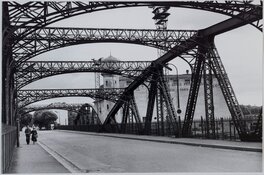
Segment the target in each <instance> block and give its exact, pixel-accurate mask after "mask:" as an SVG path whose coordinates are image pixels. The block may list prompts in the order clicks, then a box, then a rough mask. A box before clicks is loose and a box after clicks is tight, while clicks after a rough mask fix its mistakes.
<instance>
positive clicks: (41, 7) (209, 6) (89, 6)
mask: <svg viewBox="0 0 264 175" xmlns="http://www.w3.org/2000/svg"><path fill="white" fill-rule="evenodd" d="M6 3H7V6H8V7H9V13H10V14H9V19H10V24H11V25H13V26H17V27H24V26H31V27H32V28H31V29H29V30H27V31H25V32H24V33H23V35H21V37H23V36H26V35H27V34H28V33H30V32H31V31H34V30H35V29H37V28H42V27H45V26H47V25H49V24H51V23H54V22H56V21H59V20H62V19H65V18H69V17H72V16H76V15H81V14H85V13H91V12H96V11H100V10H109V9H115V8H125V7H142V6H146V7H153V6H166V7H178V8H191V9H198V10H205V11H211V12H215V13H220V14H224V15H228V16H231V17H235V16H236V15H237V14H239V13H241V12H247V13H252V11H253V12H254V10H259V9H260V8H262V7H261V6H260V5H253V4H251V3H249V2H247V1H244V2H237V1H226V2H224V3H218V2H217V1H205V2H198V1H191V2H184V1H178V2H175V1H174V2H170V1H165V2H155V1H154V2H153V1H152V2H147V1H145V2H136V1H135V2H131V1H130V2H87V3H85V2H28V3H24V4H19V3H17V2H6ZM22 7H23V8H22ZM28 13H29V14H28ZM31 13H32V14H34V15H31ZM36 14H37V15H36ZM253 15H254V13H253ZM256 26H257V27H258V25H256Z"/></svg>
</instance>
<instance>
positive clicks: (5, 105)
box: [2, 2, 13, 125]
mask: <svg viewBox="0 0 264 175" xmlns="http://www.w3.org/2000/svg"><path fill="white" fill-rule="evenodd" d="M2 10H3V11H2V20H3V22H2V24H3V25H2V35H3V39H2V40H3V41H2V87H3V88H2V122H3V123H6V124H8V125H12V123H13V121H12V120H13V119H12V115H11V113H10V111H11V110H12V109H11V106H10V104H11V100H12V99H11V93H10V92H11V91H10V90H11V79H10V75H11V69H10V65H11V63H12V60H13V58H12V38H11V36H12V27H11V26H10V21H9V13H8V5H7V2H2Z"/></svg>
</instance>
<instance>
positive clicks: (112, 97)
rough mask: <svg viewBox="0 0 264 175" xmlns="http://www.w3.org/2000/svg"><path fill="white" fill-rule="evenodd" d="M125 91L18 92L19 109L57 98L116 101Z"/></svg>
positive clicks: (45, 90) (51, 90) (40, 90)
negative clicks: (76, 97)
mask: <svg viewBox="0 0 264 175" xmlns="http://www.w3.org/2000/svg"><path fill="white" fill-rule="evenodd" d="M123 91H124V89H122V88H105V89H38V90H19V91H17V100H18V107H19V108H22V107H25V106H26V105H29V104H31V103H34V102H37V101H41V100H45V99H50V98H57V97H72V96H84V97H91V98H98V99H104V100H109V101H116V100H117V99H118V98H119V96H120V94H122V92H123Z"/></svg>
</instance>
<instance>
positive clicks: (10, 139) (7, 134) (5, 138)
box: [2, 124, 17, 173]
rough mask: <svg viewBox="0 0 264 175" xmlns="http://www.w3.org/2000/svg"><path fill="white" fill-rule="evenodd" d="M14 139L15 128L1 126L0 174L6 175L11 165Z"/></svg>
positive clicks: (15, 136)
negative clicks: (0, 169) (0, 156)
mask: <svg viewBox="0 0 264 175" xmlns="http://www.w3.org/2000/svg"><path fill="white" fill-rule="evenodd" d="M16 138H17V135H16V127H13V126H7V125H4V124H2V173H6V172H7V170H8V168H9V166H10V164H11V160H12V156H13V152H14V148H15V143H16Z"/></svg>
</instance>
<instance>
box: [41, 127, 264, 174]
mask: <svg viewBox="0 0 264 175" xmlns="http://www.w3.org/2000/svg"><path fill="white" fill-rule="evenodd" d="M38 139H39V141H40V142H41V143H43V144H45V145H47V146H48V147H49V148H50V149H52V150H54V151H55V152H57V153H58V154H59V155H60V156H62V157H64V158H65V159H67V160H68V161H70V162H71V163H72V164H74V165H75V166H77V167H79V168H80V169H82V171H84V172H133V173H137V172H261V169H262V153H259V152H248V151H236V150H224V149H216V148H205V147H198V146H186V145H178V144H176V145H175V144H168V143H155V142H149V141H139V140H127V139H120V138H111V137H103V136H92V135H86V134H77V133H70V132H63V131H56V130H55V131H39V138H38Z"/></svg>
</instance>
